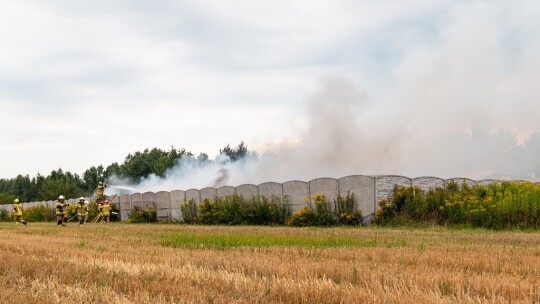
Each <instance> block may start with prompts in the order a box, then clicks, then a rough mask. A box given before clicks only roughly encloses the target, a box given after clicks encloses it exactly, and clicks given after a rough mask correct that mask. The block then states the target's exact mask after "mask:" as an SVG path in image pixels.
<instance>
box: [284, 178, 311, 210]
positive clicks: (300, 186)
mask: <svg viewBox="0 0 540 304" xmlns="http://www.w3.org/2000/svg"><path fill="white" fill-rule="evenodd" d="M305 199H309V184H308V183H306V182H302V181H288V182H285V183H283V203H284V204H286V205H287V206H288V207H289V209H290V210H291V212H294V211H296V210H298V209H300V208H303V207H305V206H306V203H305V201H304V200H305Z"/></svg>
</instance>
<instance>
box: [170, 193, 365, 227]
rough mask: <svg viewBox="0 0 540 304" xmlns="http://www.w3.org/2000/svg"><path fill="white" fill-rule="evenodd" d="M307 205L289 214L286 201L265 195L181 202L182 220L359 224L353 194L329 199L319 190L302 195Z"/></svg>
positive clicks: (201, 221) (247, 223) (212, 223)
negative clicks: (199, 202)
mask: <svg viewBox="0 0 540 304" xmlns="http://www.w3.org/2000/svg"><path fill="white" fill-rule="evenodd" d="M305 203H306V207H304V208H301V209H300V210H298V211H296V212H294V213H293V214H292V215H291V214H290V211H289V209H288V208H287V207H286V205H284V204H282V203H281V202H280V201H279V200H278V199H276V198H273V199H271V200H269V199H267V198H266V197H264V196H260V197H253V198H251V199H245V198H243V197H242V196H239V195H237V194H236V193H235V194H233V195H228V196H224V197H219V198H215V199H213V200H211V199H205V200H203V201H202V202H201V204H200V206H199V208H197V204H196V203H195V201H194V200H190V201H188V202H184V203H182V204H181V205H180V210H181V213H182V216H181V219H180V220H181V221H182V222H184V223H190V224H191V223H196V224H204V225H289V226H335V225H361V223H362V219H363V218H362V213H361V211H360V210H359V209H358V206H357V202H356V198H355V196H354V194H352V193H348V194H347V196H346V197H345V198H343V197H341V196H338V198H337V200H336V201H334V202H329V201H328V200H327V199H326V197H325V196H324V195H322V194H315V195H314V196H313V197H312V198H311V200H310V199H309V198H306V199H305Z"/></svg>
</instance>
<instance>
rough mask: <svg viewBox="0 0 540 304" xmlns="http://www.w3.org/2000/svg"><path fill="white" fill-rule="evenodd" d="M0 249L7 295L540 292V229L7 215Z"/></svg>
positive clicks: (422, 296) (57, 299)
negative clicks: (76, 220) (66, 220)
mask: <svg viewBox="0 0 540 304" xmlns="http://www.w3.org/2000/svg"><path fill="white" fill-rule="evenodd" d="M176 236H189V238H180V242H179V243H175V244H173V245H171V244H170V243H169V241H168V240H170V239H171V238H172V239H174V238H175V237H176ZM272 239H275V240H279V242H278V244H280V246H272V245H271V242H268V240H272ZM330 239H337V240H339V242H335V243H332V242H330V243H329V242H328V240H330ZM229 240H234V242H229ZM255 240H257V241H255ZM260 240H265V241H263V242H261V241H260ZM295 240H298V241H295ZM186 242H187V243H186ZM318 242H319V243H321V244H325V245H324V246H318V245H317V244H318ZM216 244H218V245H216ZM0 257H1V259H0V291H1V292H0V303H61V302H62V303H66V302H73V303H456V302H459V303H510V302H511V303H532V302H539V301H540V288H539V286H540V266H539V265H540V233H538V232H533V233H524V232H492V231H485V230H477V231H473V230H461V231H458V230H447V229H444V228H429V229H420V230H413V229H385V228H376V227H371V228H356V229H348V228H330V229H313V228H285V227H279V228H277V227H208V226H177V225H126V224H111V225H101V224H94V225H91V224H90V225H87V226H86V227H81V228H79V227H77V226H76V225H71V226H68V227H66V228H61V227H56V226H55V225H54V224H51V223H40V224H37V223H31V224H30V225H29V227H20V226H14V225H13V224H11V223H2V224H0Z"/></svg>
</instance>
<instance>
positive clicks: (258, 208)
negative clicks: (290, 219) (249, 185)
mask: <svg viewBox="0 0 540 304" xmlns="http://www.w3.org/2000/svg"><path fill="white" fill-rule="evenodd" d="M199 209H200V215H199V216H198V217H197V218H196V220H195V221H196V222H197V223H200V224H206V225H216V224H221V225H283V224H284V223H285V221H286V219H287V216H288V214H289V210H288V209H287V208H286V207H284V206H283V205H282V204H281V203H280V202H279V200H277V199H275V198H274V199H272V200H270V201H269V200H268V199H267V198H265V197H264V196H263V197H253V198H251V199H244V198H243V197H242V196H239V195H237V194H236V193H235V194H233V195H228V196H224V197H220V198H217V199H216V200H210V199H205V200H204V201H203V202H202V203H201V205H200V207H199Z"/></svg>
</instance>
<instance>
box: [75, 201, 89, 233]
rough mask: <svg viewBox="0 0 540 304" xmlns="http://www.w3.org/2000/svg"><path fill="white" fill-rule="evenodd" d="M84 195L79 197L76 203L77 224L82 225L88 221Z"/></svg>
mask: <svg viewBox="0 0 540 304" xmlns="http://www.w3.org/2000/svg"><path fill="white" fill-rule="evenodd" d="M86 202H87V201H86V200H85V199H84V197H81V198H80V199H79V203H78V204H77V218H78V219H79V226H82V225H84V223H86V221H88V204H86Z"/></svg>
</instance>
